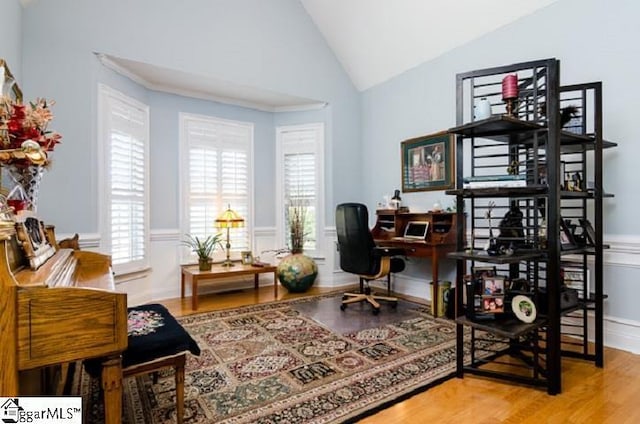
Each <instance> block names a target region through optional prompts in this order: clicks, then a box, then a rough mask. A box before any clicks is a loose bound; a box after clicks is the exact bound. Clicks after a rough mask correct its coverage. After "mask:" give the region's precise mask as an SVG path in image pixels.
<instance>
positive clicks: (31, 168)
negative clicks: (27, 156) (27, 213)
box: [5, 164, 44, 212]
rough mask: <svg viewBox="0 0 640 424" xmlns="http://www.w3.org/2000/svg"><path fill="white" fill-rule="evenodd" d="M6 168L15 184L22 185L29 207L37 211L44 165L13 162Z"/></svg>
mask: <svg viewBox="0 0 640 424" xmlns="http://www.w3.org/2000/svg"><path fill="white" fill-rule="evenodd" d="M5 169H6V170H7V172H8V173H9V175H10V176H11V178H12V179H13V181H14V182H15V184H16V185H19V186H20V187H22V190H23V195H24V197H25V199H24V200H26V201H27V203H28V205H27V208H28V209H30V210H32V211H34V212H35V211H36V209H37V207H38V193H39V191H40V182H41V181H42V174H43V173H44V167H43V166H40V165H27V166H19V165H16V164H11V165H9V166H6V167H5Z"/></svg>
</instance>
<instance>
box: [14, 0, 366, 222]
mask: <svg viewBox="0 0 640 424" xmlns="http://www.w3.org/2000/svg"><path fill="white" fill-rule="evenodd" d="M23 37H24V39H23V43H24V48H23V78H22V79H23V83H22V86H23V88H24V91H25V96H26V98H27V99H28V98H31V97H36V96H40V97H47V98H53V99H55V100H56V101H57V104H56V105H55V107H54V113H55V120H54V126H55V129H56V130H58V131H60V132H61V133H62V134H63V136H64V139H63V144H61V145H59V146H58V147H57V149H56V151H55V152H54V156H55V157H54V160H55V162H54V164H53V166H52V168H51V170H50V172H49V173H48V174H47V175H46V176H45V178H44V180H43V183H42V186H43V187H42V195H41V200H40V205H39V213H40V214H41V215H42V216H47V218H48V219H51V220H52V222H56V223H57V228H58V230H59V231H60V232H72V231H73V232H75V231H78V232H88V233H91V232H97V230H98V222H97V219H98V218H97V215H98V213H97V206H96V205H97V202H96V199H97V194H96V192H97V189H98V187H97V181H96V175H97V174H96V160H97V156H96V151H95V150H96V149H95V143H96V131H95V126H96V124H95V119H96V118H95V117H96V114H95V102H96V83H97V82H98V81H99V80H100V79H101V78H103V77H104V71H102V70H101V69H100V67H99V65H98V64H97V61H96V59H95V56H94V54H93V52H101V53H107V54H111V55H114V56H119V57H124V58H127V59H132V60H136V61H141V62H146V63H150V64H153V65H157V66H161V67H165V68H169V69H176V70H180V71H184V72H189V73H194V74H200V75H210V76H212V77H215V78H219V79H222V80H227V81H230V82H233V83H236V84H241V85H246V86H254V87H260V88H264V89H268V90H272V91H275V92H281V93H285V94H290V95H294V96H299V97H307V98H312V99H318V100H322V101H326V102H328V103H329V105H330V107H329V109H328V110H330V111H331V116H330V117H328V122H329V125H330V128H331V133H330V134H328V137H327V139H328V141H329V144H330V145H328V146H327V151H328V152H329V154H330V156H328V157H327V161H326V166H327V169H328V172H327V175H331V176H332V177H333V178H334V179H335V181H341V184H333V185H331V186H329V187H327V207H326V213H327V224H328V225H331V224H332V223H333V220H334V217H333V208H334V205H335V203H337V202H339V201H343V200H345V199H351V198H352V197H353V196H354V193H356V192H357V190H358V187H359V185H360V180H359V178H360V172H359V169H358V167H357V166H353V164H352V162H353V158H354V157H355V156H356V154H358V153H359V144H358V140H359V139H360V126H359V98H358V93H357V91H356V90H355V88H354V87H353V85H352V84H351V82H350V80H349V79H348V77H347V76H346V74H345V72H344V71H343V70H342V68H341V67H340V65H339V63H338V62H337V60H336V58H335V56H334V55H333V52H332V51H331V50H330V49H329V48H328V46H327V45H326V43H325V41H324V39H323V38H322V36H321V35H320V33H319V32H318V30H317V29H316V27H315V26H314V25H313V22H312V21H311V19H310V18H309V16H308V15H307V14H306V12H305V10H304V8H303V7H302V6H301V4H300V2H299V1H297V0H273V1H268V2H265V1H262V0H215V1H212V0H190V1H189V2H176V1H173V0H138V1H135V2H131V1H127V0H85V1H82V2H78V1H74V0H56V1H55V2H49V1H37V2H33V3H31V5H30V6H28V7H27V8H25V9H24V11H23ZM146 96H147V97H148V100H149V102H151V103H154V105H155V106H158V107H159V111H158V112H153V108H152V114H154V115H155V114H157V115H158V116H157V117H158V119H160V120H161V122H159V123H158V124H157V125H156V124H155V123H152V129H151V132H152V136H153V137H158V139H157V140H155V139H154V140H153V141H152V144H153V145H160V147H158V148H157V149H154V152H153V154H152V157H151V160H152V164H151V171H152V172H153V173H154V174H156V175H157V174H158V171H159V170H162V171H164V170H165V169H168V170H170V171H172V172H176V173H174V174H163V176H162V177H163V178H161V181H162V183H169V185H168V187H166V189H168V190H169V196H177V193H176V192H175V185H176V181H175V180H177V178H178V177H177V162H176V165H174V166H172V167H170V168H167V167H166V166H165V165H166V164H167V162H168V158H169V157H170V154H171V152H172V151H173V150H175V148H176V146H177V144H176V140H175V139H171V138H172V137H174V136H176V135H177V128H170V127H171V126H170V125H168V124H167V122H166V119H168V118H169V115H171V114H173V111H174V110H175V111H177V110H178V106H180V107H182V106H185V107H188V108H190V109H193V110H199V111H205V110H208V111H211V112H216V111H224V112H223V113H225V114H226V115H227V117H228V118H231V119H240V120H241V119H242V118H243V117H246V116H249V115H252V113H250V112H247V111H246V110H241V108H223V107H222V106H220V105H216V104H213V103H210V104H206V102H198V101H191V100H187V99H183V98H180V97H178V96H176V97H175V98H169V97H165V96H164V95H159V94H158V93H147V94H146ZM174 100H175V103H176V104H175V105H171V102H173V101H174ZM150 106H153V104H152V105H150ZM174 106H175V107H174ZM252 116H253V117H255V118H256V120H257V121H256V125H257V127H256V128H257V130H259V131H260V133H259V134H256V149H257V150H256V157H258V158H260V159H262V158H268V161H269V162H271V161H272V160H273V157H275V153H274V147H273V143H274V134H273V132H272V131H271V134H266V133H267V132H269V131H266V130H265V129H264V127H263V124H264V122H265V119H266V120H268V118H266V117H265V115H261V114H257V115H252ZM153 118H154V116H152V119H153ZM162 120H165V121H162ZM171 134H172V135H171ZM258 136H259V137H260V139H259V140H258ZM165 143H168V144H165ZM259 143H260V144H259ZM156 150H157V151H156ZM258 153H260V156H257V155H258ZM262 154H264V155H265V156H262ZM271 174H272V173H271V172H270V171H269V169H268V167H262V168H258V169H257V170H256V177H257V178H258V177H259V178H261V181H264V182H265V184H269V182H273V177H272V176H270V175H271ZM172 178H173V180H171V179H172ZM269 178H271V180H270V179H269ZM154 185H155V183H154ZM61 187H64V188H65V189H64V190H61V189H60V188H61ZM152 190H153V192H152V194H153V198H152V202H156V201H157V200H158V199H160V198H161V196H160V195H161V193H160V192H158V191H163V190H165V187H155V188H153V189H152ZM269 193H271V191H270V190H268V189H265V190H261V191H258V190H256V204H260V205H261V208H262V209H261V210H264V211H265V214H264V215H262V212H261V213H260V214H257V216H256V219H257V222H256V225H259V226H260V225H265V226H268V225H275V213H274V211H275V205H274V201H273V196H270V195H269ZM170 198H172V197H170ZM60 205H77V207H76V208H75V209H74V213H73V214H70V213H68V212H69V211H61V208H60V207H59V206H60ZM175 225H177V212H176V208H175V207H170V208H166V207H163V205H162V204H155V203H152V229H153V228H166V226H175Z"/></svg>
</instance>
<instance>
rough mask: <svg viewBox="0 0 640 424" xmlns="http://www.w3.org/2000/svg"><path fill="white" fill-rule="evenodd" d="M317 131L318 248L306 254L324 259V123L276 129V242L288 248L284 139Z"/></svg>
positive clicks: (284, 126)
mask: <svg viewBox="0 0 640 424" xmlns="http://www.w3.org/2000/svg"><path fill="white" fill-rule="evenodd" d="M310 130H313V131H316V136H317V137H316V142H315V155H316V189H317V205H316V207H317V216H316V248H315V250H305V251H304V253H305V254H306V255H308V256H312V257H314V258H317V259H322V258H323V257H324V251H323V246H324V223H325V220H324V215H325V210H324V203H325V202H324V197H325V191H324V189H325V188H324V145H325V132H324V123H322V122H315V123H308V124H299V125H283V126H279V127H276V199H277V200H276V240H277V242H278V244H279V246H278V247H285V246H287V242H286V240H285V234H286V228H285V227H284V223H283V222H282V219H280V218H281V217H282V216H284V202H283V201H282V200H283V199H284V151H283V146H282V137H283V135H284V134H285V133H287V132H293V131H310Z"/></svg>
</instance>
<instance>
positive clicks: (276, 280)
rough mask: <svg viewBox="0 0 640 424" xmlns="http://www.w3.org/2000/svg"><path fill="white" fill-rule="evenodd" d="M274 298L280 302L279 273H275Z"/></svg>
mask: <svg viewBox="0 0 640 424" xmlns="http://www.w3.org/2000/svg"><path fill="white" fill-rule="evenodd" d="M273 298H274V299H275V300H278V273H277V272H276V271H273Z"/></svg>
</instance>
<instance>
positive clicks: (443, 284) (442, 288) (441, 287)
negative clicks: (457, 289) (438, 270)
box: [429, 280, 451, 317]
mask: <svg viewBox="0 0 640 424" xmlns="http://www.w3.org/2000/svg"><path fill="white" fill-rule="evenodd" d="M429 286H430V287H431V299H432V302H431V305H433V299H434V297H433V281H430V282H429ZM450 288H451V281H440V280H438V311H437V313H435V314H434V316H436V317H441V316H444V311H445V310H446V305H445V300H447V301H448V300H449V299H448V297H449V296H445V293H447V294H448V292H449V289H450ZM431 312H433V309H432V310H431Z"/></svg>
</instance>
